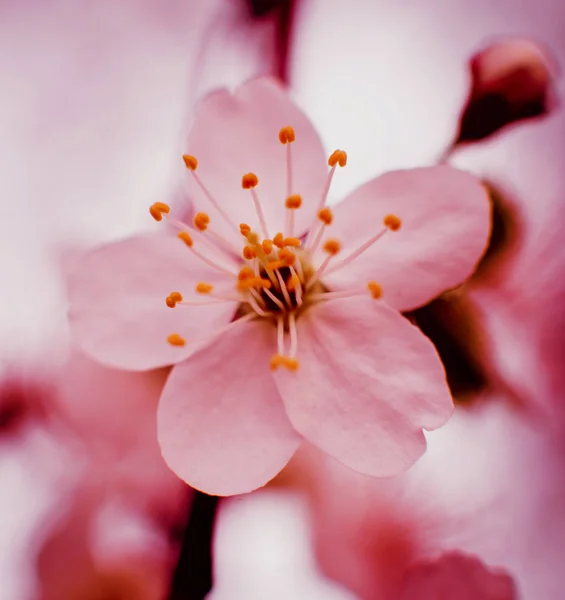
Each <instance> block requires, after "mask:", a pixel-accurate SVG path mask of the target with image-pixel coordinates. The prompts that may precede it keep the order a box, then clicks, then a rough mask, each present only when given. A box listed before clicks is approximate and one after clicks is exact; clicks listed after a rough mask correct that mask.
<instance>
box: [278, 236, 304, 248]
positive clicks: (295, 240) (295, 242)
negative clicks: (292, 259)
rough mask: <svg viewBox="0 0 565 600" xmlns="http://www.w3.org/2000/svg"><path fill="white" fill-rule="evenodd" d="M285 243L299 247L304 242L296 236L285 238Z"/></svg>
mask: <svg viewBox="0 0 565 600" xmlns="http://www.w3.org/2000/svg"><path fill="white" fill-rule="evenodd" d="M283 244H284V245H285V246H291V247H292V248H298V247H299V246H300V245H301V244H302V242H301V241H300V240H299V239H298V238H296V237H288V238H284V240H283Z"/></svg>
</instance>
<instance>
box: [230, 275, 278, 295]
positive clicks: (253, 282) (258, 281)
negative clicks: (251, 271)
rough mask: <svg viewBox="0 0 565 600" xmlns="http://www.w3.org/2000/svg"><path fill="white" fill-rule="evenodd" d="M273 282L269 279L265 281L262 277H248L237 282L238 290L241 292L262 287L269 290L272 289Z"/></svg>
mask: <svg viewBox="0 0 565 600" xmlns="http://www.w3.org/2000/svg"><path fill="white" fill-rule="evenodd" d="M271 285H272V284H271V282H270V281H269V280H268V279H263V278H262V277H255V276H253V277H247V278H245V279H239V281H238V282H237V289H238V290H240V291H242V292H243V291H245V290H248V289H249V288H252V287H260V288H265V289H267V290H268V289H269V288H270V287H271Z"/></svg>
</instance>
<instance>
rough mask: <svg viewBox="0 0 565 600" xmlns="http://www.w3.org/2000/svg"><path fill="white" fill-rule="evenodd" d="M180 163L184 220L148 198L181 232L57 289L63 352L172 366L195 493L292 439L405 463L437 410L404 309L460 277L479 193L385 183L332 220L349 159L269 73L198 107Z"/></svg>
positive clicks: (263, 466) (240, 472)
mask: <svg viewBox="0 0 565 600" xmlns="http://www.w3.org/2000/svg"><path fill="white" fill-rule="evenodd" d="M188 149H189V151H190V152H191V154H190V155H185V156H184V160H185V163H186V166H187V168H188V171H189V174H190V177H189V182H188V185H189V187H190V194H191V197H192V198H193V203H194V206H193V208H194V213H193V214H194V218H193V222H192V223H191V224H185V223H183V222H182V221H180V220H178V219H176V218H174V217H173V216H172V214H171V212H170V208H169V206H167V205H166V204H163V203H156V204H154V205H153V206H152V207H151V214H152V215H153V216H154V217H155V218H156V220H162V219H163V218H164V217H165V218H166V220H167V221H169V224H170V225H172V226H173V227H176V228H177V230H180V231H179V232H178V234H177V235H171V234H168V233H167V234H157V235H144V236H138V237H134V238H130V239H127V240H124V241H120V242H117V243H115V244H112V245H108V246H104V247H101V248H99V249H97V250H94V251H92V252H91V253H89V254H87V255H86V256H85V257H84V259H83V261H82V262H81V263H80V265H79V267H78V269H77V271H76V272H75V273H74V275H73V277H72V278H71V281H70V303H71V309H70V321H71V325H72V328H73V330H74V334H75V337H76V339H77V340H78V342H79V343H80V344H81V346H82V347H83V348H84V350H86V351H87V352H88V353H90V354H91V355H92V356H94V357H96V358H97V359H99V360H101V361H103V362H106V363H108V364H111V365H114V366H119V367H122V368H129V369H149V368H153V367H157V366H161V365H166V364H170V363H179V364H178V365H177V366H176V367H175V368H174V369H173V372H172V373H171V375H170V377H169V379H168V382H167V384H166V386H165V389H164V392H163V395H162V397H161V402H160V405H159V411H158V434H159V440H160V444H161V449H162V451H163V454H164V456H165V458H166V460H167V462H168V464H169V466H170V467H171V468H172V469H173V470H174V471H175V472H176V473H177V474H178V475H179V476H180V477H182V478H183V479H184V480H185V481H187V482H188V483H190V484H191V485H193V486H194V487H197V488H200V489H204V490H205V491H207V492H211V493H216V494H233V493H240V492H245V491H249V490H251V489H254V488H256V487H258V486H261V485H263V484H264V483H265V482H267V481H268V480H269V479H270V478H272V477H273V476H274V475H275V474H276V473H277V472H278V471H280V469H282V467H283V466H284V465H285V464H286V463H287V461H288V460H289V459H290V457H291V456H292V454H293V453H294V451H295V450H296V448H297V447H298V446H299V444H300V443H301V440H302V438H306V439H307V440H309V441H310V442H312V443H313V444H314V445H316V446H317V447H318V448H320V449H321V450H323V451H324V452H326V453H328V454H329V455H331V456H333V457H335V458H336V459H338V460H339V461H341V462H342V463H343V464H345V465H346V466H348V467H350V468H352V469H355V470H357V471H360V472H362V473H365V474H368V475H372V476H387V475H392V474H394V473H397V472H399V471H403V470H405V469H407V468H408V467H409V466H411V465H412V464H413V463H414V461H415V460H416V459H417V458H418V457H419V456H420V455H421V454H422V453H423V452H424V449H425V437H424V434H423V432H422V429H428V430H430V429H435V428H437V427H439V426H441V425H442V424H443V423H444V422H445V421H446V420H447V419H448V418H449V416H450V414H451V412H452V401H451V397H450V395H449V391H448V388H447V386H446V382H445V374H444V371H443V368H442V365H441V363H440V361H439V359H438V357H437V354H436V352H435V350H434V348H433V346H432V344H431V343H430V342H429V341H428V340H427V338H425V337H424V336H423V335H422V334H421V333H420V332H419V330H418V329H416V328H415V327H413V326H412V325H411V324H410V323H409V322H408V321H407V320H406V319H405V318H404V317H403V316H402V315H401V314H400V313H399V311H407V310H411V309H413V308H415V307H417V306H420V305H422V304H424V303H426V302H428V301H429V300H431V299H432V298H434V297H435V296H437V295H438V294H440V293H441V292H442V291H444V290H445V289H448V288H452V287H454V286H456V285H458V284H459V283H460V282H461V281H463V280H464V279H465V278H466V277H467V276H468V275H469V274H470V273H471V272H472V271H473V269H474V266H475V264H476V262H477V260H478V259H479V257H480V255H481V253H482V251H483V250H484V247H485V244H486V241H487V237H488V233H489V204H488V200H487V194H486V192H485V190H484V188H483V186H482V185H481V184H480V183H479V182H478V181H477V180H476V179H474V178H473V177H472V176H470V175H468V174H466V173H464V172H462V171H458V170H456V169H453V168H451V167H447V166H439V167H432V168H422V169H413V170H407V171H397V172H392V173H388V174H385V175H383V176H381V177H379V178H377V179H374V180H372V181H369V182H368V183H366V184H365V185H363V186H362V187H360V188H359V189H357V190H356V191H354V192H353V193H352V194H351V195H350V196H348V197H347V198H346V200H345V201H343V202H342V203H341V204H339V205H338V206H336V207H335V208H334V209H330V208H329V207H328V206H326V199H327V196H328V192H329V188H330V185H331V183H332V180H333V178H334V176H335V175H336V170H337V168H338V167H344V166H345V165H346V162H347V156H346V154H345V152H343V151H342V150H336V151H335V152H334V153H332V155H331V156H330V158H329V160H328V159H326V156H325V154H324V150H323V147H322V144H321V142H320V140H319V138H318V136H317V134H316V132H315V130H314V128H313V127H312V125H311V124H310V123H309V121H308V120H307V119H306V117H305V116H304V115H303V114H302V112H301V111H300V110H299V109H298V108H297V107H296V106H295V105H294V104H293V103H292V102H291V101H290V100H289V98H288V97H287V95H286V93H285V92H284V91H283V90H282V89H281V88H280V87H279V86H278V85H277V84H276V83H274V82H273V81H271V80H269V79H257V80H254V81H251V82H249V83H247V84H245V85H242V86H241V87H240V88H239V89H238V90H237V91H236V93H235V95H230V94H229V93H227V92H226V91H220V92H217V93H214V94H212V95H210V96H209V97H208V98H206V100H205V101H203V102H202V104H201V106H200V109H199V111H198V113H197V115H196V119H195V124H194V127H193V130H192V132H191V135H190V137H189V140H188ZM328 165H329V170H328ZM179 238H180V239H179ZM342 257H343V258H342ZM211 332H214V333H211ZM269 367H270V368H269Z"/></svg>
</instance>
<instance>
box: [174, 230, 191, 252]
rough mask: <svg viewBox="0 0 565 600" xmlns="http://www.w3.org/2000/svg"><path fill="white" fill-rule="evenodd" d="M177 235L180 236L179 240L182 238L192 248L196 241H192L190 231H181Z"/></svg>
mask: <svg viewBox="0 0 565 600" xmlns="http://www.w3.org/2000/svg"><path fill="white" fill-rule="evenodd" d="M177 237H178V238H179V240H182V241H183V242H184V243H185V244H186V245H187V246H188V247H189V248H192V245H193V243H194V242H193V241H192V237H190V234H189V233H188V232H186V231H181V232H180V233H178V234H177Z"/></svg>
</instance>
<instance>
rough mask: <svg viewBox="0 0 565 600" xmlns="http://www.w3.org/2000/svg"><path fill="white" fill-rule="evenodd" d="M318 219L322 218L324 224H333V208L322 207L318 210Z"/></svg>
mask: <svg viewBox="0 0 565 600" xmlns="http://www.w3.org/2000/svg"><path fill="white" fill-rule="evenodd" d="M318 219H320V221H322V223H323V224H324V225H331V224H332V221H333V220H334V216H333V213H332V210H331V208H321V209H320V210H319V211H318Z"/></svg>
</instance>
